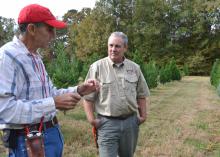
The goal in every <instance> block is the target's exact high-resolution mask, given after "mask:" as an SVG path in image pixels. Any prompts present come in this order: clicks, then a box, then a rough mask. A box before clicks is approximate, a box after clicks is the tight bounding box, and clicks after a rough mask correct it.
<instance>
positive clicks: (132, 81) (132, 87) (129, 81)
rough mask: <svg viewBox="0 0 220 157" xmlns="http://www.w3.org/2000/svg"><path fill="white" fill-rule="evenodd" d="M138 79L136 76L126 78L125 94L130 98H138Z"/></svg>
mask: <svg viewBox="0 0 220 157" xmlns="http://www.w3.org/2000/svg"><path fill="white" fill-rule="evenodd" d="M137 82H138V78H137V76H136V75H129V76H125V90H126V91H125V93H126V94H127V95H128V96H131V95H134V96H135V97H136V93H137V92H136V89H137Z"/></svg>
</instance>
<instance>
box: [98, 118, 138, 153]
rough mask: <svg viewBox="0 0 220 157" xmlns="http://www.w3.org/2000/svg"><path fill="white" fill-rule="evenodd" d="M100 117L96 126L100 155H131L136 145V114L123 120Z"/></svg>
mask: <svg viewBox="0 0 220 157" xmlns="http://www.w3.org/2000/svg"><path fill="white" fill-rule="evenodd" d="M100 118H101V126H100V127H99V128H98V145H99V156H100V157H117V156H119V157H133V154H134V152H135V148H136V145H137V139H138V132H139V122H138V118H137V115H134V116H131V117H129V118H127V119H125V120H117V119H108V118H105V117H100Z"/></svg>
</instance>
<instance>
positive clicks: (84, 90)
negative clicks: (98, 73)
mask: <svg viewBox="0 0 220 157" xmlns="http://www.w3.org/2000/svg"><path fill="white" fill-rule="evenodd" d="M99 88H100V85H99V82H98V81H96V80H94V79H88V80H87V81H86V82H85V83H83V84H82V85H79V86H78V87H77V92H78V93H79V95H80V96H84V95H87V94H90V93H92V92H96V91H99Z"/></svg>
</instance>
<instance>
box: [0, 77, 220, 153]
mask: <svg viewBox="0 0 220 157" xmlns="http://www.w3.org/2000/svg"><path fill="white" fill-rule="evenodd" d="M150 100H151V104H150V106H149V108H148V119H147V121H146V122H145V123H144V124H143V125H141V127H140V134H139V135H140V136H139V140H138V146H137V149H136V152H135V157H220V127H219V126H220V98H219V97H218V96H217V93H216V91H215V89H214V88H213V87H212V86H211V85H210V82H209V77H199V76H189V77H184V78H183V79H182V80H181V81H174V82H171V83H167V84H165V85H159V86H158V87H157V88H155V89H152V90H151V97H150ZM58 118H59V122H60V124H61V129H62V131H63V133H64V140H65V147H64V155H63V156H64V157H98V155H97V149H96V147H95V144H94V139H93V136H92V128H91V126H90V125H89V123H88V122H87V120H86V116H85V114H84V111H83V108H82V106H81V105H78V106H77V107H76V108H75V109H74V110H72V111H68V112H66V113H65V114H64V113H63V112H59V114H58ZM5 152H6V151H5V149H4V148H3V147H2V145H0V157H5V156H6V155H5Z"/></svg>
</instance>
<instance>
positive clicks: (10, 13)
mask: <svg viewBox="0 0 220 157" xmlns="http://www.w3.org/2000/svg"><path fill="white" fill-rule="evenodd" d="M95 2H96V0H5V1H4V3H1V5H0V16H2V17H5V18H13V19H15V21H16V22H17V18H18V14H19V12H20V10H21V9H22V8H23V7H24V6H26V5H28V4H34V3H36V4H40V5H42V6H45V7H47V8H49V9H50V11H51V12H52V13H53V15H54V16H56V17H59V18H61V17H62V16H63V15H64V14H65V13H67V11H68V10H71V9H76V10H78V11H80V10H81V9H82V8H83V7H89V8H93V7H94V6H95Z"/></svg>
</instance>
